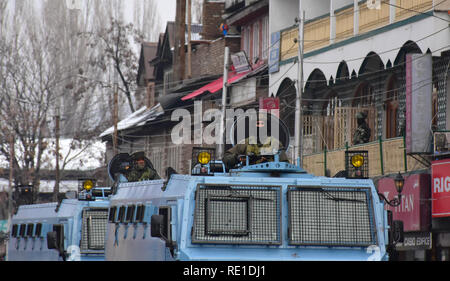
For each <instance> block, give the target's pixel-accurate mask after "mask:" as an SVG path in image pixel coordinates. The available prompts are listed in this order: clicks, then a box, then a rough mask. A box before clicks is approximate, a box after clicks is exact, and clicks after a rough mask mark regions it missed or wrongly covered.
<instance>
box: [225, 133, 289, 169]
mask: <svg viewBox="0 0 450 281" xmlns="http://www.w3.org/2000/svg"><path fill="white" fill-rule="evenodd" d="M274 142H275V140H274V138H272V137H269V138H268V139H267V140H266V143H265V144H261V143H258V144H252V143H256V142H254V141H253V142H252V141H251V138H247V139H245V142H244V143H239V144H237V145H235V146H234V147H232V148H231V149H229V150H228V151H226V152H225V154H224V156H223V159H222V161H223V163H224V164H225V167H226V168H227V169H233V168H234V167H236V165H237V164H238V163H239V162H240V159H239V156H241V155H247V156H260V155H263V154H264V151H269V150H270V148H271V147H272V146H274V147H275V146H276V147H278V148H279V149H281V147H280V144H279V143H276V144H274ZM264 161H265V158H264V157H263V158H261V159H259V160H258V162H256V163H255V164H259V163H263V162H264ZM280 161H281V162H289V159H288V157H287V155H286V153H285V152H284V151H282V152H281V154H280Z"/></svg>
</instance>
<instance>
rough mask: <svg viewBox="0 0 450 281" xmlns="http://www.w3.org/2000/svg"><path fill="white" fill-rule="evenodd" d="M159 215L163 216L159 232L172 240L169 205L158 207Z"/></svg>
mask: <svg viewBox="0 0 450 281" xmlns="http://www.w3.org/2000/svg"><path fill="white" fill-rule="evenodd" d="M159 215H161V216H163V217H164V224H163V225H162V226H161V234H162V235H163V237H166V238H168V239H169V240H172V229H171V226H170V221H171V220H172V212H171V208H170V207H160V208H159Z"/></svg>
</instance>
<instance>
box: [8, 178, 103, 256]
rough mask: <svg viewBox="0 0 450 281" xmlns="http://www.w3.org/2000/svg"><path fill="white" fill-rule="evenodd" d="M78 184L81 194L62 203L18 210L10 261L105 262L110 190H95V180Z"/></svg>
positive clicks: (12, 221)
mask: <svg viewBox="0 0 450 281" xmlns="http://www.w3.org/2000/svg"><path fill="white" fill-rule="evenodd" d="M79 185H80V188H79V192H78V193H75V192H73V193H72V192H71V193H70V195H69V194H66V195H67V197H68V198H67V199H64V200H62V201H60V202H55V203H47V204H34V205H23V206H20V207H19V208H18V211H17V213H16V214H15V215H14V216H13V218H12V220H11V231H10V237H9V243H8V260H9V261H96V260H104V258H105V250H104V245H105V244H104V241H105V233H106V224H107V221H108V210H109V200H108V196H109V195H110V194H111V188H99V187H95V186H94V185H95V182H94V181H93V180H82V181H80V182H79ZM69 198H72V199H69Z"/></svg>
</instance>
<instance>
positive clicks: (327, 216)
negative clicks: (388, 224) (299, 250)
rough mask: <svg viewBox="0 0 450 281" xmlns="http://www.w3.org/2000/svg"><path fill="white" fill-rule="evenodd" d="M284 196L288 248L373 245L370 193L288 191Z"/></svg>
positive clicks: (353, 191)
mask: <svg viewBox="0 0 450 281" xmlns="http://www.w3.org/2000/svg"><path fill="white" fill-rule="evenodd" d="M288 196H289V236H290V244H292V245H324V246H369V245H374V244H376V230H375V225H374V220H373V212H372V209H371V207H370V206H371V203H370V201H371V197H370V189H365V188H353V189H352V188H307V187H291V188H290V189H289V193H288Z"/></svg>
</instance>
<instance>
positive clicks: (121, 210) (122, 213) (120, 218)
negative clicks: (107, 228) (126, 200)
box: [116, 206, 127, 222]
mask: <svg viewBox="0 0 450 281" xmlns="http://www.w3.org/2000/svg"><path fill="white" fill-rule="evenodd" d="M126 208H127V207H125V206H122V207H120V208H119V215H118V217H117V221H116V222H123V221H124V219H125V212H126Z"/></svg>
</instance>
